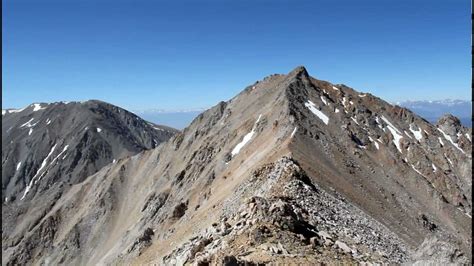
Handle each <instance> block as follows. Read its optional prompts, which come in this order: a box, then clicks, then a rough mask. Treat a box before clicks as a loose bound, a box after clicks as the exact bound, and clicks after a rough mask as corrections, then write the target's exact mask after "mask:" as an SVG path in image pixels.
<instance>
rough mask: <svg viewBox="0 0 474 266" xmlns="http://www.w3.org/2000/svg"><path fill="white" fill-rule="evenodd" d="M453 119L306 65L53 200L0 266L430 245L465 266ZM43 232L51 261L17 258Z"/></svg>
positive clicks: (464, 185)
mask: <svg viewBox="0 0 474 266" xmlns="http://www.w3.org/2000/svg"><path fill="white" fill-rule="evenodd" d="M451 120H452V121H454V122H446V123H441V124H440V125H439V127H438V126H436V125H432V124H430V123H428V122H427V121H425V120H424V119H421V118H420V117H418V116H416V115H415V114H413V113H412V112H411V111H409V110H408V109H405V108H401V107H398V106H392V105H391V104H389V103H387V102H384V101H383V100H381V99H379V98H377V97H375V96H373V95H370V94H367V93H360V92H357V91H355V90H353V89H351V88H349V87H347V86H345V85H342V84H331V83H329V82H326V81H321V80H317V79H314V78H312V77H310V76H309V74H308V73H307V71H306V70H305V69H304V68H302V67H299V68H297V69H295V70H294V71H292V72H290V73H289V74H287V75H272V76H270V77H267V78H265V79H263V80H261V81H258V82H256V83H254V84H252V85H250V86H248V87H247V88H245V89H244V90H243V91H242V92H241V93H240V94H239V95H237V96H236V97H234V98H232V99H231V100H229V101H227V102H225V103H224V102H221V103H219V104H218V105H216V106H214V107H213V108H211V109H209V110H208V111H206V112H204V113H202V114H201V115H200V116H198V117H197V118H196V119H195V120H194V121H193V122H192V123H191V125H190V126H189V127H187V128H186V129H184V130H183V132H180V133H178V134H177V135H175V136H173V137H172V138H171V139H170V140H169V141H167V142H164V143H163V144H162V145H160V146H159V147H157V148H155V149H153V150H149V151H143V152H141V153H138V154H137V155H134V156H132V157H128V158H125V159H122V160H118V161H117V162H116V163H112V164H109V165H107V166H105V167H104V168H103V169H102V170H100V171H99V172H97V173H96V174H94V175H91V176H89V177H87V178H86V179H85V180H84V181H83V182H80V183H78V184H76V185H74V186H72V188H71V189H70V190H69V191H68V192H67V193H64V194H58V195H55V194H49V195H48V196H49V197H50V198H49V199H50V200H49V201H48V209H49V210H50V211H49V212H48V213H47V214H41V213H39V214H37V216H35V217H36V219H33V220H34V221H35V223H31V224H27V225H24V226H25V227H26V228H29V230H30V231H29V233H28V234H26V235H24V238H20V237H18V238H5V239H6V240H8V241H5V243H9V244H8V246H6V245H5V246H4V251H5V254H6V256H5V257H4V259H3V261H2V262H4V264H6V263H9V262H12V261H15V260H18V259H19V258H23V259H22V261H25V262H26V261H34V263H36V264H42V263H43V264H44V263H50V264H58V263H63V264H81V265H83V264H84V265H96V264H138V265H148V264H158V265H160V264H166V265H169V264H176V265H182V264H185V263H187V264H197V265H207V264H219V265H220V264H229V265H230V264H235V263H237V264H239V263H240V264H249V265H252V264H255V265H258V264H262V263H281V264H290V263H295V262H296V263H301V264H317V263H328V264H332V263H335V262H342V263H349V264H355V263H360V264H363V263H392V264H400V263H411V262H415V261H420V260H424V259H425V258H429V256H431V255H429V254H430V252H424V253H423V252H421V254H428V255H426V256H428V257H426V256H425V255H422V256H418V257H416V256H414V254H415V253H416V252H417V251H419V250H423V245H424V244H423V242H424V241H425V240H426V239H427V238H430V237H432V236H436V237H437V238H438V239H443V241H446V242H448V243H449V245H452V246H453V247H454V248H455V249H457V250H459V251H460V252H461V253H462V254H461V255H460V253H456V255H455V256H458V255H459V258H458V259H457V260H456V261H460V262H463V261H469V262H470V261H471V256H470V252H468V251H469V250H470V249H471V245H472V244H471V243H472V240H471V230H472V225H471V217H470V216H471V208H472V200H471V196H470V191H471V187H472V185H471V183H472V181H471V170H470V169H471V168H470V166H471V164H472V163H471V157H470V154H471V147H470V145H463V144H462V143H463V141H466V142H469V143H470V134H466V133H470V132H471V131H470V129H466V128H463V127H458V126H456V123H455V120H453V119H451ZM445 124H447V125H449V127H446V126H445ZM451 127H454V128H455V130H456V131H451V130H449V128H451ZM453 132H455V136H457V137H458V138H457V139H455V138H454V137H453V136H454V135H452V134H454V133H453ZM459 133H460V134H459ZM458 135H459V136H458ZM19 212H22V209H21V208H19ZM45 215H46V217H50V216H52V217H56V218H57V219H56V220H55V221H56V222H55V223H51V221H50V220H48V219H46V218H45ZM41 217H43V218H41ZM8 219H9V218H7V220H5V221H9V220H8ZM2 222H3V221H2ZM42 224H49V225H50V226H51V227H52V228H54V230H51V231H44V230H40V229H41V228H42V227H41V225H42ZM148 228H149V229H150V230H151V231H150V230H148ZM49 232H54V234H51V233H49ZM151 232H153V234H151ZM41 234H48V236H46V235H45V237H47V238H50V239H53V247H54V250H59V252H55V253H53V252H52V251H51V249H50V246H47V245H46V246H43V245H36V246H35V247H31V249H28V248H23V247H25V245H26V243H32V242H31V241H33V240H34V239H36V237H34V236H35V235H41ZM46 244H47V243H46ZM425 246H426V245H425ZM428 249H429V248H428ZM449 252H451V251H449ZM449 252H448V253H449Z"/></svg>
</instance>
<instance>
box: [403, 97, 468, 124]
mask: <svg viewBox="0 0 474 266" xmlns="http://www.w3.org/2000/svg"><path fill="white" fill-rule="evenodd" d="M396 104H397V105H399V106H402V107H406V108H408V109H410V110H412V111H413V112H415V113H417V114H418V115H419V116H421V117H423V118H425V119H426V120H428V121H430V122H432V123H434V122H436V121H437V120H438V119H439V118H440V117H441V116H442V115H444V114H452V115H454V116H456V117H458V118H459V119H460V120H461V123H462V124H463V125H464V126H467V127H471V126H472V122H471V108H472V104H471V101H466V100H451V99H446V100H437V101H403V102H397V103H396Z"/></svg>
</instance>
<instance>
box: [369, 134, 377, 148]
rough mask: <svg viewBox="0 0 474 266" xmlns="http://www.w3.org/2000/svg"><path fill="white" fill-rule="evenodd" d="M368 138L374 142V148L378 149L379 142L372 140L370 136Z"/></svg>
mask: <svg viewBox="0 0 474 266" xmlns="http://www.w3.org/2000/svg"><path fill="white" fill-rule="evenodd" d="M369 140H370V141H371V142H373V143H374V145H375V148H377V150H378V149H379V144H378V143H377V142H376V141H374V139H373V138H372V137H371V136H369Z"/></svg>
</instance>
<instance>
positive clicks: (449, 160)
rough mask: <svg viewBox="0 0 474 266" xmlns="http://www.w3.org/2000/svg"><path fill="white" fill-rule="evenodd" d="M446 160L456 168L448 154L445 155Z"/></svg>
mask: <svg viewBox="0 0 474 266" xmlns="http://www.w3.org/2000/svg"><path fill="white" fill-rule="evenodd" d="M444 158H446V160H448V163H449V164H450V165H451V166H454V164H453V161H451V159H449V157H448V156H446V153H444Z"/></svg>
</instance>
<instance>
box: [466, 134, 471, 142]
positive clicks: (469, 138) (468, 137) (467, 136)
mask: <svg viewBox="0 0 474 266" xmlns="http://www.w3.org/2000/svg"><path fill="white" fill-rule="evenodd" d="M465 136H466V138H467V139H468V140H469V141H472V140H471V135H469V134H467V133H466V135H465Z"/></svg>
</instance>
